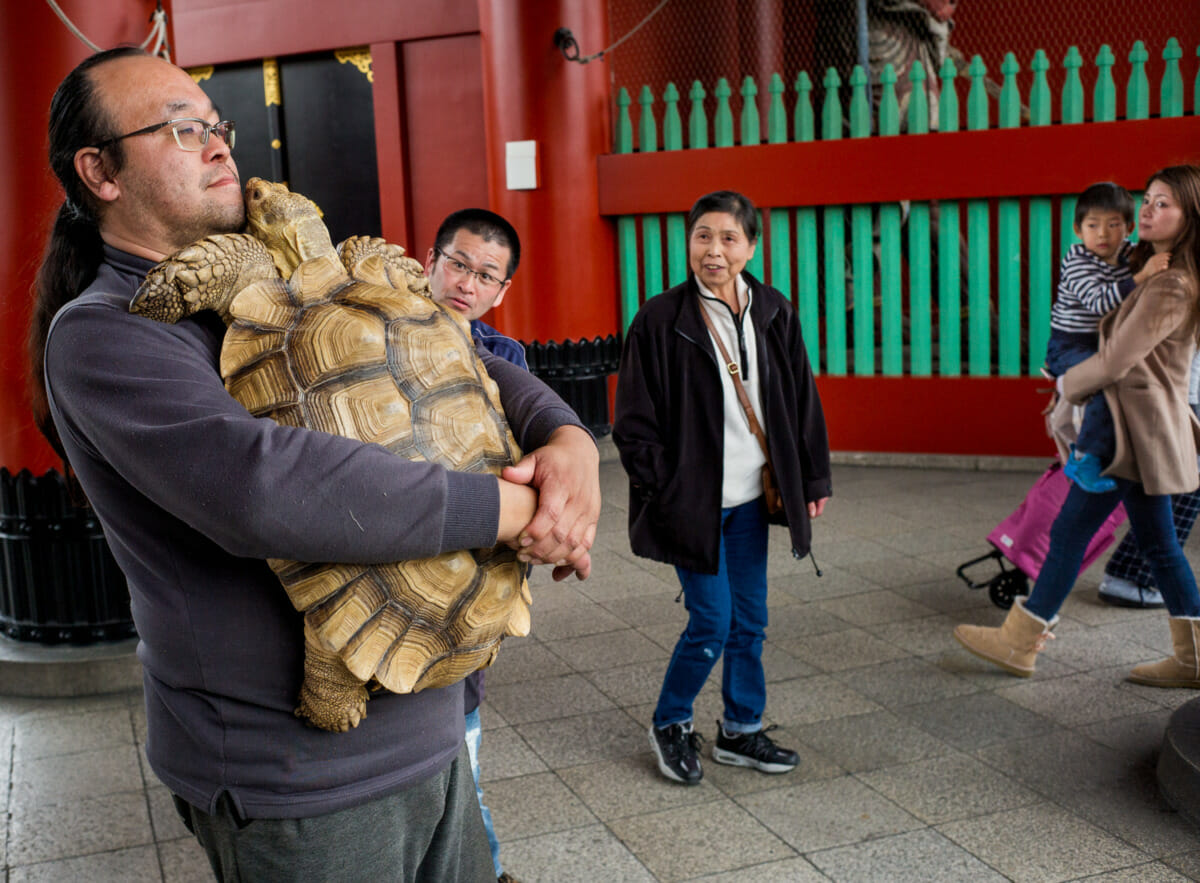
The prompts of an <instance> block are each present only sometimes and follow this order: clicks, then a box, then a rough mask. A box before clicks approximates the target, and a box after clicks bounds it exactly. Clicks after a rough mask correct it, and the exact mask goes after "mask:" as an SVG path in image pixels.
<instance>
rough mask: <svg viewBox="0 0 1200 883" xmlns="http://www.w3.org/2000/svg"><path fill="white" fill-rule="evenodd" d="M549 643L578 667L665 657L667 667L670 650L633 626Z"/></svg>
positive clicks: (584, 669) (589, 668) (591, 668)
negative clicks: (668, 651) (632, 627)
mask: <svg viewBox="0 0 1200 883" xmlns="http://www.w3.org/2000/svg"><path fill="white" fill-rule="evenodd" d="M546 646H547V647H549V648H550V649H551V650H552V651H553V652H554V653H556V654H558V656H560V657H561V658H562V659H564V660H565V661H566V662H567V664H568V665H570V666H571V667H572V668H574V669H575V670H576V671H582V672H587V671H598V670H600V669H607V668H612V667H613V666H614V665H626V664H628V663H631V662H646V661H648V660H652V659H661V660H662V662H663V667H664V668H665V667H666V663H667V660H668V659H669V658H670V654H669V653H667V652H666V651H665V650H664V649H663V648H662V647H660V646H659V645H658V644H656V643H654V642H653V641H651V640H650V639H649V638H647V637H645V636H644V635H641V634H639V633H638V632H636V631H634V630H633V629H622V630H621V631H616V632H605V633H604V634H599V635H587V636H585V637H582V638H566V639H564V640H561V641H547V642H546Z"/></svg>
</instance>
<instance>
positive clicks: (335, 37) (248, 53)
mask: <svg viewBox="0 0 1200 883" xmlns="http://www.w3.org/2000/svg"><path fill="white" fill-rule="evenodd" d="M170 7H171V9H170V13H171V19H170V21H171V26H172V27H171V30H172V32H173V42H172V46H171V51H172V60H173V61H175V63H176V64H179V65H182V66H183V67H191V66H193V65H199V64H222V63H225V62H230V61H244V60H246V59H251V58H264V57H266V56H271V55H295V54H298V53H302V52H321V51H328V50H330V49H341V48H346V47H349V46H366V45H368V44H371V43H401V42H404V41H405V40H423V39H427V38H430V37H444V36H447V35H450V34H469V33H474V32H477V31H478V30H479V8H478V4H477V3H476V0H404V2H403V3H395V2H386V3H381V2H379V0H338V2H336V3H329V2H321V3H297V2H295V0H239V2H237V3H231V2H230V0H173V2H172V3H171V4H170Z"/></svg>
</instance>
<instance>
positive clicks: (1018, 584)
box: [988, 570, 1029, 610]
mask: <svg viewBox="0 0 1200 883" xmlns="http://www.w3.org/2000/svg"><path fill="white" fill-rule="evenodd" d="M1028 594H1029V579H1028V578H1027V577H1026V576H1025V574H1023V573H1021V571H1019V570H1006V571H1004V573H1002V574H1000V575H999V576H997V577H996V578H995V579H993V580H992V581H991V583H989V584H988V597H989V598H991V599H992V603H993V604H995V605H996V606H997V607H999V608H1000V609H1001V610H1008V609H1009V608H1010V607H1012V606H1013V599H1014V598H1016V597H1017V595H1028Z"/></svg>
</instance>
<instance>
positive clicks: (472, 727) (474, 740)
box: [466, 708, 504, 877]
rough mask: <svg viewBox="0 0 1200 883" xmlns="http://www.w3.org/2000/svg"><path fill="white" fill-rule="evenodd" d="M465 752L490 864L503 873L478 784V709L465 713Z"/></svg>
mask: <svg viewBox="0 0 1200 883" xmlns="http://www.w3.org/2000/svg"><path fill="white" fill-rule="evenodd" d="M466 723H467V754H469V755H470V757H471V776H472V777H473V778H474V779H475V797H476V798H477V799H478V800H479V812H480V814H481V815H482V816H483V827H484V830H486V831H487V838H488V845H489V846H490V847H491V849H492V864H493V865H494V866H495V868H496V876H497V877H499V876H500V875H501V874H503V873H504V868H502V867H500V841H499V840H497V839H496V828H495V827H494V826H493V825H492V811H491V810H490V809H488V808H487V804H485V803H484V802H483V786H482V785H480V784H479V746H480V745H482V744H483V725H482V724H481V723H480V721H479V709H478V708H476V709H474V710H473V711H470V712H468V713H467V716H466Z"/></svg>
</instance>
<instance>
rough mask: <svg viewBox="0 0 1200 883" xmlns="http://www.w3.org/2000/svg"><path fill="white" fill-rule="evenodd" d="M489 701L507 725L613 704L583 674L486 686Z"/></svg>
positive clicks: (597, 709) (603, 707)
mask: <svg viewBox="0 0 1200 883" xmlns="http://www.w3.org/2000/svg"><path fill="white" fill-rule="evenodd" d="M487 699H488V704H490V705H491V706H492V707H493V708H495V709H496V710H497V711H498V712H500V714H501V715H503V716H504V719H505V720H506V721H508V722H509V723H510V724H523V723H529V722H530V721H544V720H551V719H553V718H558V717H563V716H564V715H568V714H583V713H584V712H587V711H600V710H603V709H608V708H612V707H613V703H612V702H611V701H610V700H609V699H608V697H607V696H605V695H604V694H603V693H601V692H600V691H599V690H597V689H596V688H595V687H594V686H593V685H592V684H591V683H590V682H589V681H588V680H587V679H586V678H585V677H583V676H582V675H577V674H574V675H567V676H565V677H558V678H540V679H538V680H527V681H522V682H520V683H511V684H492V683H490V682H489V683H488V686H487Z"/></svg>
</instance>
